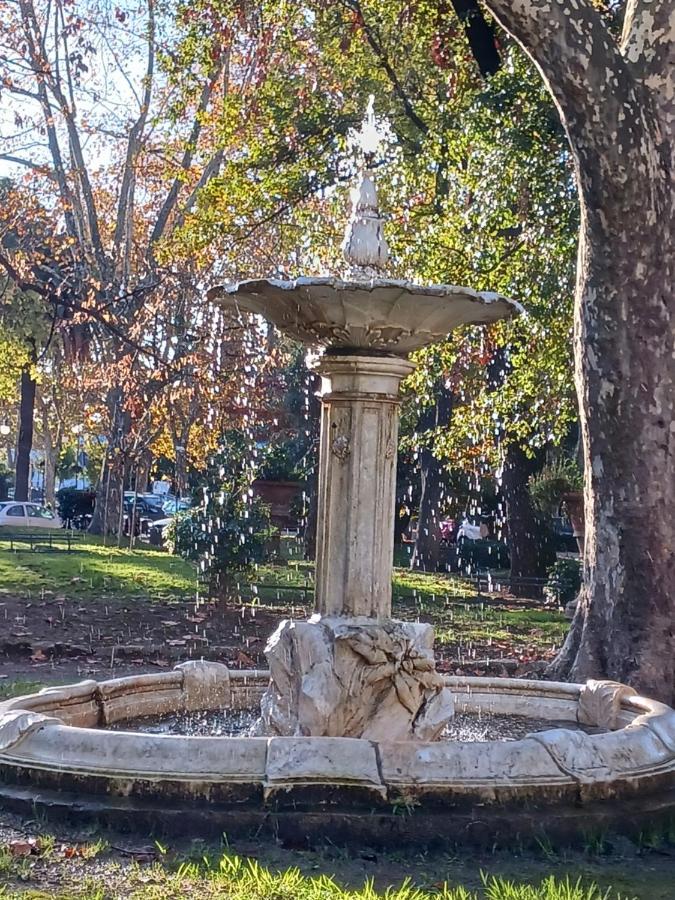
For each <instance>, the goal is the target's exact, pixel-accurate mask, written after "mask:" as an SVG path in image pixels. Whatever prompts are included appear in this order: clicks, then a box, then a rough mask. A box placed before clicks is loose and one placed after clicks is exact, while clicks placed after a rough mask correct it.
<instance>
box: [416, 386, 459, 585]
mask: <svg viewBox="0 0 675 900" xmlns="http://www.w3.org/2000/svg"><path fill="white" fill-rule="evenodd" d="M452 403H453V397H452V394H451V393H450V392H449V391H448V390H447V389H446V388H445V387H441V388H440V392H439V395H438V398H437V400H436V403H435V404H434V405H433V406H430V407H428V408H427V409H425V410H424V411H423V412H422V414H421V416H420V421H419V424H418V430H419V431H420V432H425V431H431V430H434V429H436V428H442V427H443V426H445V425H448V424H449V422H450V417H451V416H452ZM444 472H445V465H444V464H443V463H442V462H441V461H440V460H439V459H437V458H436V457H435V456H434V453H433V450H431V449H429V448H428V447H424V448H423V449H422V451H421V452H420V475H421V488H422V493H421V497H420V508H419V518H418V522H417V537H416V539H415V549H414V550H413V555H412V559H411V560H410V566H411V568H413V569H423V570H424V571H425V572H435V571H437V569H438V567H439V565H440V563H441V556H442V552H443V547H442V544H441V527H440V524H441V504H442V501H443V496H444Z"/></svg>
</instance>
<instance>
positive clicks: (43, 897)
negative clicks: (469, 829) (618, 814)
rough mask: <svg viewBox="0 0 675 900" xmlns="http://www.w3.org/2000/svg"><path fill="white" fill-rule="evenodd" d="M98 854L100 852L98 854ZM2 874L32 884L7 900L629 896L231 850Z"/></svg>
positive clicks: (592, 899) (24, 865) (13, 865)
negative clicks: (310, 863)
mask: <svg viewBox="0 0 675 900" xmlns="http://www.w3.org/2000/svg"><path fill="white" fill-rule="evenodd" d="M94 855H96V854H94ZM0 873H3V874H4V876H5V877H6V878H13V877H14V878H16V879H18V880H21V881H23V882H24V883H25V885H24V886H22V888H21V889H20V890H19V889H15V888H10V887H5V888H2V887H0V897H2V898H3V900H19V898H22V900H47V898H51V900H113V898H115V900H116V898H121V897H124V898H126V900H170V898H176V900H177V898H185V897H199V898H201V900H628V898H631V897H634V896H635V895H629V894H619V893H617V892H615V891H613V890H612V889H611V888H607V889H604V890H603V889H601V888H599V887H598V886H597V885H596V884H594V883H589V882H588V881H582V879H580V878H579V879H576V880H575V879H571V878H569V877H565V878H563V879H557V878H555V877H553V876H549V877H545V878H544V879H543V880H541V881H538V882H534V883H533V882H523V881H516V880H511V879H505V878H501V877H493V876H486V875H484V876H482V877H481V881H482V884H481V887H479V888H478V889H476V890H472V889H468V888H466V887H463V886H461V885H452V884H449V883H447V882H443V883H439V884H437V885H435V886H434V887H433V888H431V889H425V888H421V887H416V886H415V885H414V884H412V882H411V881H410V880H405V881H404V882H403V883H402V884H401V885H399V886H392V887H388V888H385V889H384V890H380V889H377V888H376V887H375V886H374V884H373V882H372V881H366V882H365V884H364V886H363V887H362V888H356V889H351V888H344V887H342V886H340V884H339V883H338V882H337V881H336V879H335V878H333V877H330V876H328V875H317V876H313V877H311V876H306V875H303V874H302V873H301V871H300V870H299V869H297V868H289V869H286V870H285V871H281V872H275V871H272V870H270V869H269V868H266V867H265V866H263V865H261V864H260V863H259V862H257V861H256V860H253V859H244V858H242V857H239V856H233V855H229V854H226V855H225V856H222V857H221V858H220V859H217V860H216V861H214V862H212V861H211V860H209V859H208V858H204V859H203V860H201V861H199V862H196V863H194V862H184V863H182V864H180V865H178V867H177V868H175V867H174V868H167V867H165V866H164V865H163V864H162V863H154V864H153V865H151V866H143V867H141V866H138V865H131V866H129V867H127V869H126V870H125V871H122V870H121V869H118V870H115V869H114V867H113V868H112V869H111V871H110V872H109V873H108V874H107V877H106V876H101V875H99V876H98V877H96V876H87V875H86V869H85V870H84V871H80V872H79V874H78V875H77V878H76V879H74V880H72V882H70V880H69V883H67V884H63V882H62V886H61V887H60V888H59V889H55V888H53V887H50V889H49V891H48V892H45V891H43V890H40V889H39V888H37V889H35V888H34V889H31V888H30V887H29V886H28V884H27V883H28V882H30V881H31V880H32V879H31V870H30V863H29V862H28V861H27V860H25V859H22V860H17V861H14V860H12V857H11V856H10V855H9V854H7V853H4V854H3V855H1V856H0Z"/></svg>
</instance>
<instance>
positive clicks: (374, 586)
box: [261, 354, 453, 740]
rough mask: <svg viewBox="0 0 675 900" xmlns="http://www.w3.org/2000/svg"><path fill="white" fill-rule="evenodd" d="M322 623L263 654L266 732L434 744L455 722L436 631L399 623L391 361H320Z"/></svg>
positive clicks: (298, 630) (283, 638)
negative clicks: (394, 609)
mask: <svg viewBox="0 0 675 900" xmlns="http://www.w3.org/2000/svg"><path fill="white" fill-rule="evenodd" d="M317 369H318V371H319V373H320V374H321V376H322V381H323V393H322V419H321V453H320V460H319V511H318V521H319V523H320V524H319V533H318V535H317V567H316V614H315V615H314V616H313V617H312V618H311V619H310V620H309V621H307V622H294V621H292V620H286V621H284V622H282V623H281V625H280V626H279V628H278V629H277V630H276V632H275V633H274V634H273V635H272V637H271V639H270V641H269V643H268V645H267V648H266V651H265V653H266V656H267V659H268V661H269V665H270V687H269V689H268V691H267V693H266V694H265V697H264V699H263V701H262V722H261V728H262V731H264V732H265V733H267V734H285V735H288V734H298V735H313V736H341V737H366V738H370V739H372V740H407V739H410V738H417V739H419V740H433V739H434V738H435V737H437V736H438V734H439V733H440V732H441V731H442V729H443V727H444V726H445V724H446V723H447V722H448V721H449V720H450V719H451V718H452V714H453V704H452V696H451V694H450V691H449V690H448V689H447V688H446V687H445V686H444V683H443V679H442V678H441V676H440V675H439V674H438V673H437V672H436V667H435V663H434V654H433V642H434V635H433V630H432V628H431V626H429V625H422V624H415V623H404V622H397V621H394V620H392V619H391V566H392V558H393V550H394V514H395V496H396V449H397V441H398V408H399V397H398V389H399V384H400V382H401V379H402V378H404V377H405V376H406V375H408V374H409V373H410V372H412V371H413V369H414V365H413V364H412V363H410V362H407V361H406V360H403V359H399V358H395V357H389V356H381V355H380V356H362V355H359V356H356V355H355V356H351V355H345V356H338V355H328V354H327V355H326V356H324V357H322V358H321V360H320V361H319V363H318V365H317Z"/></svg>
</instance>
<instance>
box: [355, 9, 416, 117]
mask: <svg viewBox="0 0 675 900" xmlns="http://www.w3.org/2000/svg"><path fill="white" fill-rule="evenodd" d="M342 2H343V6H345V7H347V9H350V10H351V11H352V12H353V13H355V14H356V15H357V17H358V20H359V23H360V25H361V27H362V29H363V33H364V34H365V36H366V40H367V41H368V43H369V45H370V48H371V50H372V51H373V53H374V54H375V56H376V57H377V58H378V60H379V62H380V65H381V66H382V68H383V69H384V71H385V73H386V75H387V78H388V79H389V81H390V82H391V86H392V88H393V89H394V93H395V94H396V96H397V97H398V99H399V100H400V101H401V104H402V105H403V109H404V110H405V114H406V116H407V117H408V118H409V119H410V121H411V122H412V123H413V125H414V126H415V127H416V128H417V129H419V131H421V132H422V134H428V132H429V126H428V125H427V123H426V122H425V121H424V119H422V117H421V116H420V115H419V114H418V113H417V111H416V110H415V107H414V106H413V105H412V102H411V100H410V98H409V97H408V95H407V94H406V92H405V90H404V88H403V85H402V84H401V82H400V81H399V78H398V75H397V74H396V72H395V71H394V68H393V66H392V64H391V62H390V61H389V57H388V56H387V54H386V52H385V50H384V47H383V46H382V44H381V43H380V41H379V39H378V37H377V35H376V33H375V30H374V28H373V27H372V25H370V24H369V23H368V22H367V21H366V18H365V16H364V14H363V8H362V7H361V3H360V0H342Z"/></svg>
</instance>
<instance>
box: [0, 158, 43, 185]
mask: <svg viewBox="0 0 675 900" xmlns="http://www.w3.org/2000/svg"><path fill="white" fill-rule="evenodd" d="M0 159H4V160H5V161H6V162H10V163H16V165H18V166H26V167H27V168H29V169H35V171H36V172H40V174H42V175H46V176H47V178H53V179H55V180H56V174H55V173H54V172H53V171H52V170H50V169H49V167H48V166H45V165H41V164H40V163H35V162H32V161H31V160H30V159H22V158H21V157H20V156H12V154H11V153H0Z"/></svg>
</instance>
